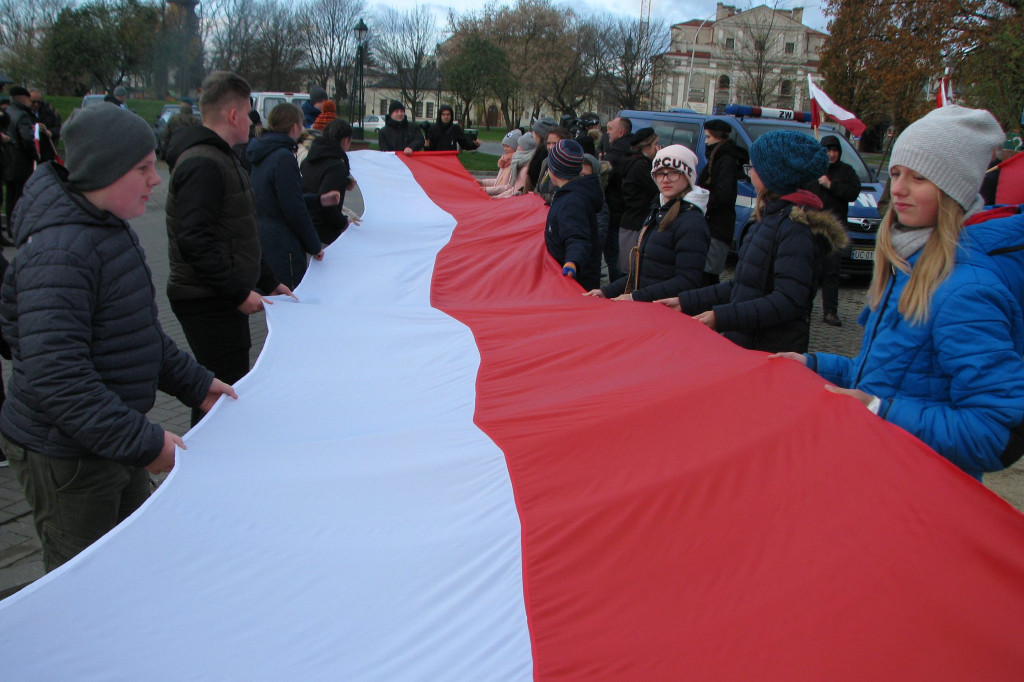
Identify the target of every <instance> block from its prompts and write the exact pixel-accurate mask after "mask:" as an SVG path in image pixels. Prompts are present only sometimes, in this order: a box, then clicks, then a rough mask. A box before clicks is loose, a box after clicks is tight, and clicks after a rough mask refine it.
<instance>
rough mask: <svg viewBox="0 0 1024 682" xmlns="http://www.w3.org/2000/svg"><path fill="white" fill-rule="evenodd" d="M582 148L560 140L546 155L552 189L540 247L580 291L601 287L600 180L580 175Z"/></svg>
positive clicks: (602, 202)
mask: <svg viewBox="0 0 1024 682" xmlns="http://www.w3.org/2000/svg"><path fill="white" fill-rule="evenodd" d="M582 170H583V147H581V146H580V143H579V142H577V141H576V140H561V141H559V142H558V144H556V145H555V146H554V147H552V148H551V151H550V152H549V153H548V172H549V173H550V174H551V182H552V183H553V184H554V185H555V188H556V189H555V194H554V196H553V197H552V198H551V209H550V210H549V211H548V220H547V225H545V227H544V243H545V245H546V246H547V249H548V253H549V254H551V257H552V258H554V259H555V260H556V261H558V264H559V265H560V266H561V268H562V274H563V275H565V276H566V277H572V278H573V279H575V280H576V281H577V282H579V284H580V286H582V287H583V289H584V291H590V290H591V289H596V288H597V287H598V286H599V285H600V284H601V245H600V243H599V241H598V232H597V212H598V211H600V210H601V206H602V205H603V204H604V196H603V195H602V192H601V179H600V178H599V177H598V176H597V175H580V172H581V171H582Z"/></svg>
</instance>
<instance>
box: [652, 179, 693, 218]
mask: <svg viewBox="0 0 1024 682" xmlns="http://www.w3.org/2000/svg"><path fill="white" fill-rule="evenodd" d="M683 177H684V178H686V174H683ZM691 189H693V186H692V185H691V184H690V179H689V178H686V187H685V188H683V191H681V192H680V193H679V194H677V195H675V196H674V197H672V205H671V206H670V207H669V209H668V211H666V212H665V217H664V218H662V219H661V222H660V223H658V232H662V231H663V230H664V229H665V228H666V227H668V226H669V225H671V224H672V221H673V220H675V219H676V217H677V216H678V215H679V210H680V209H679V204H681V203H682V197H683V195H684V194H686V193H687V192H688V191H690V190H691ZM677 199H678V200H679V201H676V200H677Z"/></svg>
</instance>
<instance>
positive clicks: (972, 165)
mask: <svg viewBox="0 0 1024 682" xmlns="http://www.w3.org/2000/svg"><path fill="white" fill-rule="evenodd" d="M1005 139H1006V136H1005V135H1004V134H1003V129H1002V128H1000V127H999V122H998V121H996V119H995V117H994V116H992V114H990V113H989V112H987V111H985V110H984V109H968V108H967V107H960V106H957V105H955V104H953V105H949V106H945V107H941V108H939V109H933V110H932V111H930V112H928V114H927V115H925V116H923V117H922V118H919V119H918V120H916V121H914V122H913V123H911V124H910V125H909V126H907V129H906V130H904V131H903V133H902V134H901V135H900V137H899V139H898V140H896V144H895V145H893V148H892V157H891V158H890V159H889V167H890V168H891V167H892V166H904V167H906V168H909V169H911V170H912V171H914V172H915V173H920V174H921V175H923V176H924V177H925V178H927V179H928V180H930V181H932V182H933V183H934V184H935V186H936V187H938V188H939V189H941V190H942V191H943V192H945V193H946V194H948V195H949V196H950V198H952V199H953V201H955V202H956V203H958V204H960V205H961V206H963V208H964V210H969V209H970V208H971V205H972V204H973V203H974V200H975V198H976V197H977V196H978V190H979V189H981V182H982V180H984V179H985V171H986V170H987V169H988V165H989V163H990V162H991V161H992V152H993V150H995V149H996V147H1000V146H1002V144H1003V142H1004V140H1005Z"/></svg>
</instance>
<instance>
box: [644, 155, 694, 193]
mask: <svg viewBox="0 0 1024 682" xmlns="http://www.w3.org/2000/svg"><path fill="white" fill-rule="evenodd" d="M663 168H664V169H668V170H674V171H680V172H682V173H683V175H685V176H686V179H687V180H689V181H690V187H693V186H694V185H695V184H697V155H696V154H694V153H693V152H692V151H690V149H689V148H688V147H684V146H683V145H681V144H670V145H669V146H667V147H664V148H663V149H659V150H658V153H657V154H655V155H654V163H653V164H651V175H652V176H653V175H654V174H655V173H656V172H657V171H659V170H661V169H663Z"/></svg>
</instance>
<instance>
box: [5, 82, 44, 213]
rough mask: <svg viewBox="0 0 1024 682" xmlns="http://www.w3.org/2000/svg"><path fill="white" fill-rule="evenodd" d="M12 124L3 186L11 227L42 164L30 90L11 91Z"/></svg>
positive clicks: (9, 113) (8, 134)
mask: <svg viewBox="0 0 1024 682" xmlns="http://www.w3.org/2000/svg"><path fill="white" fill-rule="evenodd" d="M7 115H8V116H9V117H10V124H9V125H8V127H7V136H8V137H9V138H10V141H9V142H8V143H7V144H6V145H4V183H5V185H6V190H7V207H6V212H7V224H8V225H10V224H11V218H12V216H13V215H14V205H15V204H17V203H18V199H19V198H20V197H21V192H22V189H23V188H24V187H25V182H26V181H27V180H28V177H29V176H30V175H32V171H34V170H35V169H36V164H37V163H39V150H38V149H37V148H36V142H35V132H34V128H35V124H36V118H35V116H34V115H33V113H32V105H31V101H30V99H29V94H28V90H27V89H26V88H23V87H21V86H20V85H15V86H14V87H13V88H11V105H10V106H9V107H7Z"/></svg>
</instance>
